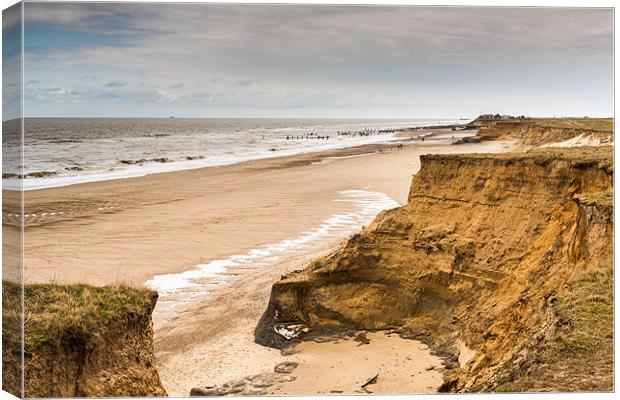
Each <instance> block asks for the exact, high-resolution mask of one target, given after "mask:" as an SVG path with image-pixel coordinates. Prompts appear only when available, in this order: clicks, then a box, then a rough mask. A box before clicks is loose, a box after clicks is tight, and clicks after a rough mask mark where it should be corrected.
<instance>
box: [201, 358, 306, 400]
mask: <svg viewBox="0 0 620 400" xmlns="http://www.w3.org/2000/svg"><path fill="white" fill-rule="evenodd" d="M297 365H298V364H297V363H296V362H290V361H285V362H282V363H279V364H277V365H276V366H275V367H274V368H273V371H274V372H267V373H262V374H257V375H251V376H246V377H245V378H242V379H238V380H234V381H231V382H227V383H225V384H223V385H221V386H210V385H205V386H202V387H197V388H193V389H192V390H190V392H189V395H190V396H227V395H236V396H256V395H265V394H268V392H267V389H268V388H270V387H272V386H274V385H277V384H279V383H286V382H292V381H294V380H295V379H296V378H295V377H294V376H292V375H290V374H291V372H293V370H294V369H295V368H297Z"/></svg>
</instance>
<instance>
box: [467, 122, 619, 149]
mask: <svg viewBox="0 0 620 400" xmlns="http://www.w3.org/2000/svg"><path fill="white" fill-rule="evenodd" d="M471 126H472V127H479V128H480V129H479V131H478V134H477V137H478V138H479V139H480V140H494V139H517V140H519V141H520V142H521V143H522V144H524V145H534V146H540V145H544V146H549V145H551V146H558V147H579V146H583V145H590V146H599V145H610V144H613V140H614V138H613V119H612V118H521V119H516V118H515V119H508V120H506V119H500V120H492V119H485V120H480V121H479V119H476V120H474V121H472V123H471Z"/></svg>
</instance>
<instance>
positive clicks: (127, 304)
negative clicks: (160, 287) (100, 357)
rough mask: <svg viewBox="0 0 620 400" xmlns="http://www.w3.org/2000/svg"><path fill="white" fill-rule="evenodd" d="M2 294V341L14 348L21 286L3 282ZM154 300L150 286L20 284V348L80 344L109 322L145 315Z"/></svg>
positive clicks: (28, 348) (154, 296)
mask: <svg viewBox="0 0 620 400" xmlns="http://www.w3.org/2000/svg"><path fill="white" fill-rule="evenodd" d="M2 296H3V308H2V324H3V333H8V336H5V335H3V345H5V346H8V347H9V348H15V346H17V347H19V341H20V333H19V332H20V329H19V324H20V322H19V317H18V315H19V314H18V313H19V310H20V287H19V286H18V285H17V284H15V283H12V282H9V281H3V282H2ZM155 298H156V293H155V292H154V291H152V290H149V289H141V288H131V287H128V286H123V285H118V286H106V287H94V286H89V285H81V284H74V285H61V284H55V283H48V284H29V285H25V287H24V306H25V313H24V319H25V321H26V322H25V340H24V348H25V351H26V352H29V351H33V350H35V349H36V348H37V347H39V346H40V345H44V344H58V345H67V344H72V343H84V341H85V340H86V339H88V338H89V337H90V336H91V335H93V334H95V333H96V332H97V331H98V330H99V328H100V327H102V326H104V325H106V324H107V323H109V322H111V321H121V320H138V319H141V318H144V317H148V316H149V315H150V313H151V311H152V305H153V304H154V301H155ZM16 313H17V314H16Z"/></svg>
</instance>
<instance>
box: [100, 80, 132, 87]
mask: <svg viewBox="0 0 620 400" xmlns="http://www.w3.org/2000/svg"><path fill="white" fill-rule="evenodd" d="M103 86H105V87H108V88H118V87H125V86H127V81H112V82H108V83H106V84H105V85H103Z"/></svg>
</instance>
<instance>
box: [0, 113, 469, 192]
mask: <svg viewBox="0 0 620 400" xmlns="http://www.w3.org/2000/svg"><path fill="white" fill-rule="evenodd" d="M462 126H463V125H458V124H448V125H446V124H441V125H436V126H421V127H418V128H413V129H410V130H405V131H394V132H392V133H389V134H388V133H386V134H382V135H378V136H368V137H360V138H359V140H358V143H355V142H345V143H333V144H330V143H325V144H324V145H321V146H317V147H316V148H309V149H304V148H303V147H301V148H299V149H287V150H280V151H274V150H276V149H272V151H273V152H268V153H264V154H260V155H255V156H250V157H249V158H244V159H239V160H235V161H221V162H216V163H213V162H212V161H210V160H209V159H207V158H205V157H204V156H185V159H177V160H174V159H168V158H167V157H160V158H154V159H150V160H144V159H143V160H120V161H119V162H118V163H120V164H124V165H125V168H123V169H120V170H108V171H105V172H104V171H93V172H92V173H84V174H80V175H68V176H55V175H56V172H52V173H51V174H50V172H49V171H44V172H45V174H46V175H47V176H36V174H37V173H29V174H27V175H26V177H27V178H25V179H22V180H21V181H20V180H17V179H15V174H3V189H4V190H19V189H20V188H18V186H23V190H24V191H33V190H44V189H53V188H60V187H67V186H73V185H79V184H84V183H96V182H104V181H110V180H112V181H115V180H124V179H131V178H139V177H144V176H149V175H153V174H160V173H168V172H180V171H189V170H195V169H203V168H212V167H225V166H230V165H236V164H242V163H246V162H252V161H260V160H265V159H277V158H281V157H295V156H301V155H308V154H313V153H324V152H330V151H339V150H346V149H349V148H357V147H362V146H372V145H388V146H389V145H396V144H398V143H399V142H400V141H401V140H402V139H407V138H408V139H412V138H418V139H420V138H423V137H425V135H430V136H432V135H433V131H436V130H451V129H452V128H456V127H462ZM427 132H430V133H427ZM457 132H460V135H461V136H462V135H463V132H466V131H463V130H460V131H457ZM416 133H418V134H417V135H416ZM291 140H292V139H291ZM422 140H423V139H422ZM129 161H131V162H129ZM145 163H146V164H145ZM134 164H135V165H134ZM5 175H7V176H5ZM9 175H13V176H9ZM13 184H15V185H16V186H15V187H13Z"/></svg>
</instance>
